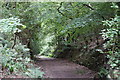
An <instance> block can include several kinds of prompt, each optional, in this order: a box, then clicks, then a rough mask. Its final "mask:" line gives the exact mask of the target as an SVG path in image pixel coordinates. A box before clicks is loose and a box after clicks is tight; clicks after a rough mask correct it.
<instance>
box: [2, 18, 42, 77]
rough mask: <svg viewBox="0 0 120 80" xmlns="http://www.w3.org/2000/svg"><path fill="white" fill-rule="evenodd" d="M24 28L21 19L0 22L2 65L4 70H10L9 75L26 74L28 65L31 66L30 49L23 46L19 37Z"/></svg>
mask: <svg viewBox="0 0 120 80" xmlns="http://www.w3.org/2000/svg"><path fill="white" fill-rule="evenodd" d="M24 28H25V26H24V25H22V24H21V23H20V19H17V18H8V19H1V20H0V55H1V56H0V60H1V62H0V63H1V64H2V69H3V70H4V69H8V70H9V73H12V72H15V73H18V72H19V71H20V72H26V71H27V67H28V64H31V63H30V62H31V60H30V58H29V57H30V54H29V49H28V48H27V46H26V45H22V44H21V43H20V40H19V39H18V37H17V34H18V33H19V32H21V31H22V29H24ZM41 76H42V75H41Z"/></svg>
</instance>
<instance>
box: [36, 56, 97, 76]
mask: <svg viewBox="0 0 120 80" xmlns="http://www.w3.org/2000/svg"><path fill="white" fill-rule="evenodd" d="M36 64H37V65H38V66H41V69H42V70H43V71H44V72H45V75H44V78H93V77H94V76H95V74H96V73H95V72H94V71H91V70H89V69H88V68H86V67H84V66H82V65H79V64H75V63H73V62H71V61H68V60H66V59H55V58H47V57H40V58H38V59H37V60H36Z"/></svg>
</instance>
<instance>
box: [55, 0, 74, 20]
mask: <svg viewBox="0 0 120 80" xmlns="http://www.w3.org/2000/svg"><path fill="white" fill-rule="evenodd" d="M62 4H63V2H61V3H60V6H59V7H58V8H57V11H58V12H59V13H60V14H61V15H62V16H65V17H67V16H66V15H64V14H63V13H62V12H61V11H60V8H61V7H62ZM67 18H69V17H67ZM69 19H73V18H69Z"/></svg>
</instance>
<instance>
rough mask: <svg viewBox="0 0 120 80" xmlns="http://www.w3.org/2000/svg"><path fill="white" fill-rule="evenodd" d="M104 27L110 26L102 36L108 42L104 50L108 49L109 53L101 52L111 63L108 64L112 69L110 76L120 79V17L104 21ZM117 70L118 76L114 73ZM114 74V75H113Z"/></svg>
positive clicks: (103, 31)
mask: <svg viewBox="0 0 120 80" xmlns="http://www.w3.org/2000/svg"><path fill="white" fill-rule="evenodd" d="M103 22H104V25H106V26H108V27H109V28H108V29H104V30H102V33H101V34H102V36H103V39H104V40H106V39H108V41H107V42H106V43H105V44H104V48H105V49H107V51H105V52H104V51H101V52H102V53H103V54H106V55H107V58H108V59H109V61H108V62H107V64H109V66H110V69H109V71H108V74H110V76H113V77H115V78H116V77H117V78H119V74H120V73H119V70H120V60H119V59H120V43H119V42H120V27H119V26H120V17H119V16H116V17H115V18H112V19H111V20H106V21H103ZM115 70H117V72H118V73H117V74H115V73H114V71H115ZM111 73H112V74H111Z"/></svg>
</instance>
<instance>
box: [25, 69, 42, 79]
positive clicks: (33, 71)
mask: <svg viewBox="0 0 120 80" xmlns="http://www.w3.org/2000/svg"><path fill="white" fill-rule="evenodd" d="M43 74H44V73H43V72H41V71H40V70H39V68H35V69H34V68H31V69H28V72H25V75H27V76H29V77H31V78H41V77H42V76H43Z"/></svg>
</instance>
